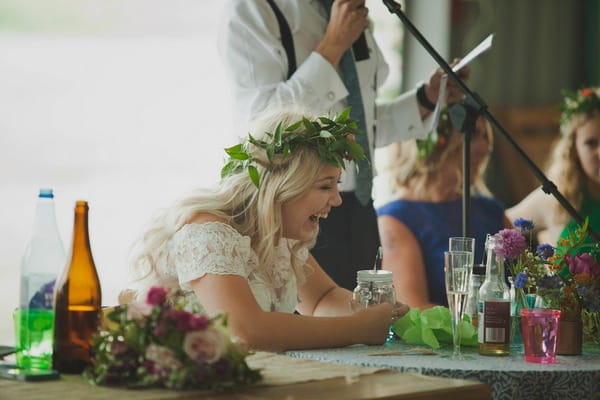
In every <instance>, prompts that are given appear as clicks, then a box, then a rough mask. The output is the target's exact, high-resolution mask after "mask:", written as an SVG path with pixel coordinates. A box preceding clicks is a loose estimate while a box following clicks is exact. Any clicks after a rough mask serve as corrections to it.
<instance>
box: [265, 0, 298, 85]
mask: <svg viewBox="0 0 600 400" xmlns="http://www.w3.org/2000/svg"><path fill="white" fill-rule="evenodd" d="M267 3H269V5H270V6H271V8H272V9H273V12H274V13H275V17H277V22H278V23H279V32H280V34H281V43H282V44H283V48H284V49H285V53H286V54H287V59H288V76H287V77H288V79H289V78H290V77H291V76H292V74H293V73H294V72H295V71H296V51H295V50H294V38H293V37H292V32H291V31H290V26H289V25H288V23H287V21H286V20H285V17H284V16H283V14H282V13H281V10H280V9H279V7H277V4H275V1H273V0H267Z"/></svg>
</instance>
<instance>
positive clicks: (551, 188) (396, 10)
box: [383, 0, 600, 244]
mask: <svg viewBox="0 0 600 400" xmlns="http://www.w3.org/2000/svg"><path fill="white" fill-rule="evenodd" d="M383 3H384V4H385V5H386V7H387V8H388V10H389V11H390V13H392V14H396V15H397V16H398V18H400V20H401V21H402V23H403V24H404V26H405V27H406V29H408V31H409V32H410V33H411V34H412V35H413V36H414V37H415V38H416V39H417V40H418V41H419V43H420V44H421V45H422V46H423V47H424V48H425V50H427V52H428V53H429V54H430V55H431V57H433V59H434V60H435V61H436V62H437V63H438V65H439V66H440V67H441V68H442V69H443V70H444V72H446V74H448V76H449V77H450V79H452V80H453V81H454V82H455V83H456V85H457V86H458V87H459V88H460V89H461V91H462V92H463V93H464V94H465V100H463V101H462V102H461V103H459V104H456V105H454V106H453V107H452V108H456V109H457V110H456V111H455V115H457V116H459V117H460V116H461V115H463V116H464V120H465V121H466V120H468V119H470V118H471V117H470V116H469V114H471V115H473V113H475V115H478V114H480V115H483V116H484V117H485V119H487V120H488V121H489V122H490V124H491V125H492V126H493V127H494V128H495V129H496V131H497V132H500V133H501V134H502V136H503V137H504V139H506V140H507V141H508V143H509V144H510V146H511V147H512V148H513V150H514V151H515V152H516V153H517V154H518V155H519V157H521V159H522V160H523V161H524V162H525V164H526V165H527V167H528V168H529V170H531V172H532V173H533V174H534V175H535V177H536V178H537V179H538V180H539V181H540V182H541V183H542V190H543V191H544V192H545V193H546V194H551V195H553V196H554V197H555V198H556V200H558V202H559V203H560V205H561V206H562V207H563V208H564V209H565V210H566V211H567V212H568V213H569V214H570V215H571V217H573V219H575V221H577V223H578V224H579V225H583V224H584V219H583V218H582V217H581V216H580V215H579V213H578V212H577V211H576V210H575V209H574V208H573V206H572V205H571V203H569V202H568V201H567V199H565V197H564V196H563V195H562V194H561V193H560V192H559V191H558V188H557V187H556V185H555V184H554V183H553V182H552V181H550V180H549V179H548V178H547V177H546V176H545V175H544V173H543V172H542V171H541V170H540V169H539V168H538V167H537V165H535V163H534V162H533V161H531V159H530V158H529V157H528V156H527V154H526V153H525V152H524V151H523V149H521V148H520V147H519V145H518V144H517V143H516V142H515V141H514V140H513V138H512V137H511V136H510V135H509V134H508V132H507V131H506V130H505V129H504V128H503V127H502V126H501V125H500V123H499V122H498V121H497V120H496V118H494V116H493V115H492V114H491V113H490V112H489V110H488V106H487V104H485V102H484V101H483V100H482V99H481V97H479V95H478V94H477V93H475V92H473V91H471V89H469V87H468V86H467V85H466V84H465V83H464V82H463V81H462V80H461V79H460V78H459V77H458V75H457V74H456V73H455V72H454V71H452V68H451V67H450V65H449V64H448V63H447V62H446V61H445V60H444V59H443V58H442V56H440V55H439V53H438V52H437V51H436V50H435V49H434V48H433V46H432V45H431V44H430V43H429V42H428V41H427V39H425V37H424V36H423V35H422V34H421V32H419V30H418V29H417V28H416V27H415V26H414V25H413V24H412V22H411V21H410V20H409V19H408V17H407V16H406V15H405V14H404V13H403V12H402V10H401V8H400V4H398V3H396V2H395V1H393V0H383ZM459 107H464V108H465V110H464V111H459ZM451 113H452V112H451ZM452 122H453V123H454V120H452ZM455 126H460V127H461V130H464V131H469V130H470V129H471V128H470V127H467V128H466V129H465V128H464V127H463V126H462V125H455ZM470 132H472V130H471V131H470ZM470 132H469V134H467V133H466V132H465V138H468V139H466V140H465V143H464V145H463V168H465V167H468V166H469V165H468V164H467V163H466V160H467V158H470V157H469V156H470V153H471V151H470V147H467V146H470ZM467 141H468V142H469V144H467V143H466V142H467ZM468 169H469V168H467V171H468ZM467 171H464V172H463V236H467V233H468V232H469V229H468V227H469V226H470V225H469V222H470V221H469V220H468V217H470V215H469V213H470V210H469V198H470V195H471V194H470V184H467V183H469V182H470V179H471V177H470V172H469V175H467ZM465 199H466V200H465ZM465 207H466V209H465ZM588 233H589V235H590V236H591V237H592V239H593V240H594V241H595V242H596V244H598V243H600V236H598V234H597V233H596V232H595V231H594V230H593V229H592V228H591V227H588Z"/></svg>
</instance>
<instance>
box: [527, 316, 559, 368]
mask: <svg viewBox="0 0 600 400" xmlns="http://www.w3.org/2000/svg"><path fill="white" fill-rule="evenodd" d="M559 318H560V310H551V309H548V308H523V309H521V334H522V335H523V350H524V351H525V361H527V362H531V363H538V364H554V363H555V362H556V356H555V352H556V334H557V332H558V320H559Z"/></svg>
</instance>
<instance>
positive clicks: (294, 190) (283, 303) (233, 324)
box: [133, 110, 408, 351]
mask: <svg viewBox="0 0 600 400" xmlns="http://www.w3.org/2000/svg"><path fill="white" fill-rule="evenodd" d="M252 131H253V132H258V134H257V135H256V136H252V135H249V137H248V139H247V140H245V141H243V142H242V143H240V144H238V145H236V146H233V147H231V148H228V149H226V152H227V154H228V155H229V161H228V163H227V164H226V165H225V167H224V168H223V169H222V171H221V175H222V179H221V181H220V182H219V184H218V185H217V186H216V187H215V188H213V189H200V190H197V191H196V192H194V193H192V194H191V195H189V196H187V197H184V198H183V199H182V200H180V201H179V202H177V203H176V204H175V205H174V206H172V207H171V208H168V209H167V210H166V211H164V212H163V213H162V214H160V215H159V216H158V217H157V218H156V219H155V220H154V221H153V222H152V224H151V225H150V226H149V227H148V229H147V230H146V231H145V233H144V234H143V235H142V236H141V238H140V240H139V242H138V243H137V245H138V246H137V252H136V253H135V257H134V259H133V270H134V272H135V273H136V276H137V277H138V278H139V280H138V284H139V286H140V287H139V289H140V290H139V291H138V293H140V295H142V296H143V294H144V292H145V291H147V290H148V288H150V287H152V286H155V285H161V286H166V287H169V288H173V289H177V290H176V291H175V290H174V291H173V293H176V292H179V291H183V292H184V293H185V296H186V298H188V299H190V300H192V301H196V302H197V303H199V305H200V306H201V307H202V308H203V309H204V311H205V312H207V313H208V314H209V315H215V314H218V313H221V312H224V313H226V314H227V317H228V323H229V327H230V329H231V331H232V333H233V335H234V336H236V337H238V338H239V339H241V340H242V341H244V342H246V343H247V344H248V346H249V347H251V348H253V349H263V350H271V351H282V350H286V349H302V348H318V347H335V346H345V345H350V344H355V343H365V344H381V343H383V342H384V341H385V339H386V335H387V333H388V328H389V326H390V323H391V320H392V316H400V315H402V314H403V313H405V312H406V311H407V310H408V308H407V307H406V306H403V305H400V304H396V305H391V304H380V305H376V306H373V307H370V308H367V309H360V310H359V311H357V312H353V310H352V307H351V304H350V302H351V298H352V294H351V292H350V291H348V290H346V289H343V288H340V287H339V286H337V285H336V284H335V283H334V282H333V281H332V280H331V278H330V277H329V276H327V274H326V273H325V272H324V271H323V270H322V268H321V267H320V266H319V264H318V263H317V262H316V260H315V259H314V258H313V257H312V256H311V255H310V254H309V252H308V249H309V248H310V247H311V246H312V245H313V244H314V242H315V240H316V237H317V233H318V230H319V219H321V218H326V217H327V215H328V213H329V212H330V211H331V209H332V208H333V207H336V206H339V205H340V204H341V198H340V193H339V190H338V180H339V178H340V174H341V171H342V168H343V166H344V163H345V161H346V160H360V159H362V158H363V157H364V153H363V150H362V147H360V146H359V145H358V144H357V143H356V142H355V139H354V134H355V133H357V130H356V124H355V123H354V121H352V120H350V119H349V118H348V116H347V110H346V111H345V112H344V113H342V114H340V116H338V117H336V119H335V120H334V119H329V118H310V117H302V115H300V114H297V113H293V112H289V111H286V112H275V113H271V114H270V115H268V116H266V117H265V118H262V119H258V120H257V124H256V126H255V127H254V129H253V130H252ZM294 311H297V312H298V313H300V314H301V315H296V314H294Z"/></svg>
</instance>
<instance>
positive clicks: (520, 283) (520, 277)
mask: <svg viewBox="0 0 600 400" xmlns="http://www.w3.org/2000/svg"><path fill="white" fill-rule="evenodd" d="M526 283H527V274H526V273H524V272H519V273H518V274H517V276H516V277H515V288H517V289H523V288H524V287H525V284H526Z"/></svg>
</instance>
